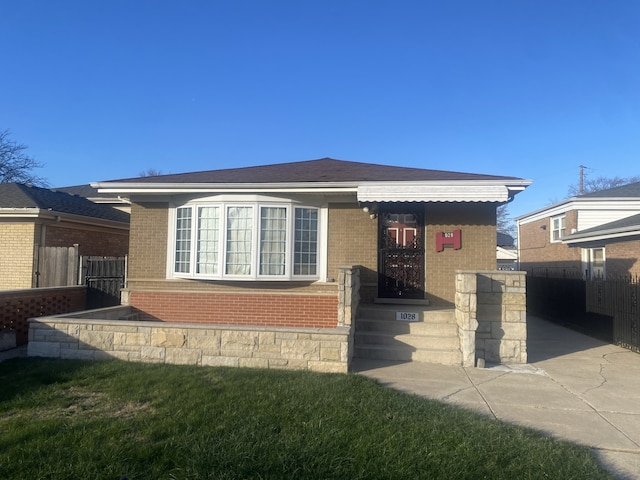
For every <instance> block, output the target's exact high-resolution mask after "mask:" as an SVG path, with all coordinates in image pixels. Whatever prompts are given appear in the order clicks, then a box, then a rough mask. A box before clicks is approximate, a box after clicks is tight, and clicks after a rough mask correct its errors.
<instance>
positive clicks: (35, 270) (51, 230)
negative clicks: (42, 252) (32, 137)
mask: <svg viewBox="0 0 640 480" xmlns="http://www.w3.org/2000/svg"><path fill="white" fill-rule="evenodd" d="M74 245H78V252H79V253H80V255H100V256H124V255H126V254H127V252H128V248H129V214H127V213H125V212H122V211H119V210H116V209H114V208H112V207H111V206H108V205H99V204H96V203H93V202H91V201H89V200H87V199H86V198H84V197H81V196H77V195H70V194H68V193H64V192H58V191H52V190H50V189H47V188H40V187H34V186H28V185H24V184H19V183H4V184H0V272H2V274H1V275H0V290H16V289H24V288H32V287H38V286H42V285H40V284H39V278H38V277H39V265H38V254H39V247H72V246H74ZM40 267H42V266H40Z"/></svg>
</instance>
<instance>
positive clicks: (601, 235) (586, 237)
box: [562, 227, 640, 245]
mask: <svg viewBox="0 0 640 480" xmlns="http://www.w3.org/2000/svg"><path fill="white" fill-rule="evenodd" d="M638 235H640V228H638V227H635V228H630V227H627V228H614V229H611V230H603V231H601V232H594V233H592V234H588V233H585V234H582V235H580V233H574V234H573V235H571V236H570V237H565V238H564V239H562V243H566V244H567V245H576V244H580V243H586V242H594V241H600V240H613V239H617V238H624V237H634V236H638Z"/></svg>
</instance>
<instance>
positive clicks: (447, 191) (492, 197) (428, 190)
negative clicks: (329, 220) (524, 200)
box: [358, 180, 531, 202]
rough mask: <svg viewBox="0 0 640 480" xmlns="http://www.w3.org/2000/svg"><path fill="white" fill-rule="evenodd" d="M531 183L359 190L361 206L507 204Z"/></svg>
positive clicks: (383, 184)
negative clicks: (446, 203)
mask: <svg viewBox="0 0 640 480" xmlns="http://www.w3.org/2000/svg"><path fill="white" fill-rule="evenodd" d="M530 184H531V182H530V181H528V180H522V181H517V182H496V181H478V180H476V181H457V182H415V183H414V182H397V183H391V182H379V183H366V184H363V185H360V186H359V187H358V201H360V202H508V201H510V200H511V199H512V198H513V196H514V195H516V194H517V193H519V192H521V191H522V190H524V189H525V188H526V187H527V186H528V185H530Z"/></svg>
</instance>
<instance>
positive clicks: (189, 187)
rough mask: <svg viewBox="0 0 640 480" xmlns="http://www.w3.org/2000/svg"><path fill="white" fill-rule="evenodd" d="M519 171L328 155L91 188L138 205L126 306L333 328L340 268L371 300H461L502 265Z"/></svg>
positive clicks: (191, 317)
mask: <svg viewBox="0 0 640 480" xmlns="http://www.w3.org/2000/svg"><path fill="white" fill-rule="evenodd" d="M530 183H531V182H530V181H528V180H523V179H520V178H516V177H506V176H494V175H482V174H470V173H458V172H446V171H440V170H427V169H420V168H404V167H395V166H385V165H375V164H368V163H359V162H348V161H341V160H334V159H330V158H324V159H319V160H311V161H302V162H294V163H283V164H275V165H265V166H255V167H247V168H234V169H225V170H213V171H204V172H195V173H183V174H172V175H159V176H153V177H140V178H131V179H123V180H113V181H108V182H99V183H96V184H93V186H94V187H95V188H97V189H98V190H99V191H100V192H101V194H111V195H117V196H120V197H122V198H127V199H128V200H129V201H130V202H131V240H130V250H129V271H128V289H127V292H126V293H127V295H126V297H127V298H128V303H129V305H131V306H132V307H135V308H137V309H139V310H140V311H141V312H145V313H146V314H147V315H149V316H150V317H152V318H155V319H159V320H163V321H170V322H191V323H193V322H201V323H213V324H216V323H219V324H230V323H231V324H236V325H238V324H252V325H270V326H283V327H287V326H290V327H313V328H325V327H329V328H330V327H335V326H336V324H337V308H336V305H337V302H338V300H337V299H338V294H339V292H338V283H337V282H336V279H337V278H338V275H339V270H340V267H341V266H344V265H359V266H360V267H361V270H360V280H361V289H360V296H361V301H362V302H365V303H372V302H375V301H380V302H395V303H402V302H409V303H410V302H418V303H424V304H426V303H430V304H432V305H451V304H452V303H453V302H454V297H455V272H456V271H457V270H460V269H462V270H495V269H496V208H497V206H499V205H501V204H504V203H505V202H508V201H510V200H512V199H513V197H514V196H515V195H516V194H517V193H519V192H520V191H522V190H524V189H525V188H526V187H527V186H528V185H529V184H530Z"/></svg>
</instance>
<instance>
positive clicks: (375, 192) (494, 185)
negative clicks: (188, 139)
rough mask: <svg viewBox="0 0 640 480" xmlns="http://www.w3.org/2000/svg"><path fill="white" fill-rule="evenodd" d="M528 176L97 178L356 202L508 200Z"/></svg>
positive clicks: (110, 188) (116, 185)
mask: <svg viewBox="0 0 640 480" xmlns="http://www.w3.org/2000/svg"><path fill="white" fill-rule="evenodd" d="M530 184H531V181H530V180H507V181H496V180H464V181H446V182H443V181H440V182H393V181H389V182H301V183H265V184H241V183H225V184H219V183H209V184H202V183H191V184H189V183H173V184H171V183H148V182H144V183H142V182H141V183H135V182H99V183H93V184H91V186H93V187H94V188H97V189H98V191H99V192H100V193H110V194H118V195H136V196H138V195H168V194H169V195H172V194H198V193H202V194H216V193H245V194H246V193H271V194H273V193H284V194H286V193H307V194H325V195H326V194H345V193H351V194H353V193H355V194H356V195H357V199H358V201H359V202H509V201H511V200H512V199H513V197H514V196H515V195H516V194H517V193H519V192H521V191H523V190H524V189H525V188H526V187H528V186H529V185H530Z"/></svg>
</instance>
